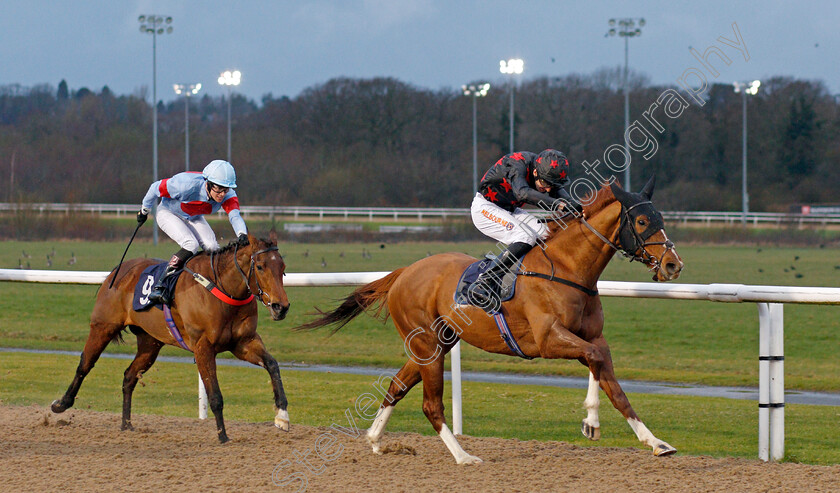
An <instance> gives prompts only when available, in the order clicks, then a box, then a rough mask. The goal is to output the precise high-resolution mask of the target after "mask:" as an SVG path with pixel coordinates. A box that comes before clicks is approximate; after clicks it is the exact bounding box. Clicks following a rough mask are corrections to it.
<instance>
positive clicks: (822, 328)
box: [0, 240, 840, 392]
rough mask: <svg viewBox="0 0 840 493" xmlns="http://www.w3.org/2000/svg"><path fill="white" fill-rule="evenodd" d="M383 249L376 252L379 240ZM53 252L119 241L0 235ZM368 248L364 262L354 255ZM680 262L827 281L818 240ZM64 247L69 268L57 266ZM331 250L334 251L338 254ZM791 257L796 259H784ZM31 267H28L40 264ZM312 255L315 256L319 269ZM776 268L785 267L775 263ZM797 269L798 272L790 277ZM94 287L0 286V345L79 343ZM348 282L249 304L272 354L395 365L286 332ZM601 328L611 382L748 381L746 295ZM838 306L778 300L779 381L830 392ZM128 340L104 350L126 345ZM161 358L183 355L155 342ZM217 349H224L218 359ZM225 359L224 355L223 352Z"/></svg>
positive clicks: (299, 256)
mask: <svg viewBox="0 0 840 493" xmlns="http://www.w3.org/2000/svg"><path fill="white" fill-rule="evenodd" d="M380 245H384V248H380ZM173 246H174V245H173V244H172V243H171V242H169V241H168V240H167V241H166V242H162V244H161V245H158V246H157V247H154V246H152V244H151V243H150V242H138V243H137V244H135V245H132V247H131V250H130V251H129V255H128V256H129V257H135V256H142V255H146V256H149V257H158V258H165V257H168V256H169V255H170V254H171V252H172V251H173V250H174V248H173ZM490 246H491V244H489V243H486V242H481V243H400V244H390V243H389V244H378V243H377V244H364V243H354V244H308V245H307V244H297V243H291V244H283V245H281V251H282V252H283V253H284V254H285V255H286V261H287V264H288V271H289V272H330V271H379V270H391V269H395V268H397V267H400V266H403V265H407V264H409V263H411V262H413V261H414V260H416V259H419V258H422V257H424V256H426V255H427V254H428V253H439V252H444V251H461V252H466V253H469V254H471V255H480V254H482V253H483V252H485V251H486V250H487V249H488V248H490ZM53 248H55V251H56V255H55V258H56V260H55V261H54V263H53V268H54V269H59V270H70V269H72V270H108V269H110V268H111V267H113V266H114V264H115V263H116V262H117V261H118V260H119V255H120V254H121V253H122V251H123V248H124V245H122V244H116V243H107V242H105V243H94V242H13V241H7V242H2V243H0V266H3V267H15V266H16V265H17V263H18V260H19V259H21V252H22V250H26V252H27V253H28V254H30V255H31V257H32V258H31V259H26V260H23V259H21V260H23V261H24V262H25V261H29V262H30V263H31V264H32V267H33V268H46V254H47V253H50V252H51V251H52V249H53ZM363 250H365V251H369V252H372V259H366V258H363V257H362V251H363ZM679 251H680V253H681V255H682V256H683V259H684V261H685V264H686V267H685V269H684V274H683V275H682V276H681V277H680V279H679V282H685V283H711V282H724V283H725V282H733V283H745V284H778V285H812V286H831V285H836V284H837V282H836V279H837V274H838V273H840V272H839V271H838V267H840V260H838V255H837V253H838V252H837V250H834V249H819V248H810V249H809V248H772V249H771V248H766V247H765V248H762V249H759V248H755V247H735V246H726V247H710V246H686V247H680V248H679ZM71 252H73V253H74V254H75V256H76V258H77V262H76V264H74V265H72V266H68V265H67V259H69V258H70V253H71ZM342 253H343V256H342V255H341V254H342ZM796 257H799V258H798V259H796ZM42 259H43V265H39V263H40V262H42ZM322 259H323V260H324V261H325V262H326V263H327V266H326V267H323V266H322V265H321V263H322ZM785 270H787V271H785ZM797 274H799V275H800V276H801V277H797ZM603 278H604V279H610V280H621V281H644V280H647V279H649V274H648V273H647V271H646V270H645V269H644V268H643V267H642V266H641V265H639V264H637V263H632V264H631V263H627V262H626V261H623V260H618V259H616V260H615V261H613V262H612V263H611V264H610V266H609V267H608V268H607V271H606V272H605V274H604V276H603ZM97 288H98V287H97V286H83V285H81V286H80V285H51V284H33V283H0V346H9V347H24V348H41V349H65V350H72V351H81V348H82V346H83V345H84V341H85V340H86V338H87V332H88V319H89V316H90V310H91V308H92V306H93V301H94V296H95V293H96V290H97ZM351 289H352V288H349V287H338V288H289V290H288V293H289V296H290V299H291V301H292V309H291V311H290V314H289V317H288V318H287V319H286V320H285V321H283V322H279V323H278V322H272V321H271V320H270V318H269V316H268V314H267V311H266V310H263V309H261V310H260V334H261V335H262V337H263V339H264V340H265V341H266V344H267V346H268V348H269V350H270V351H271V353H272V354H273V355H274V356H275V357H276V358H277V359H278V360H280V361H286V362H303V363H330V364H341V365H366V366H378V367H391V368H395V367H399V366H401V365H402V364H403V363H404V362H405V360H406V357H405V353H404V349H403V344H402V340H401V339H400V338H399V337H398V336H397V334H396V331H395V330H394V328H393V326H392V325H391V324H390V322H389V323H388V324H386V325H383V324H382V323H380V322H379V321H377V320H374V319H373V318H371V317H368V316H361V317H359V318H357V319H356V320H355V321H354V322H353V323H352V324H350V325H349V326H348V327H346V328H345V329H343V330H342V331H341V332H339V333H338V334H336V335H335V336H333V337H326V334H327V333H326V332H314V333H293V332H291V331H289V330H287V329H288V328H289V327H292V326H295V325H298V324H300V323H303V322H305V321H309V320H311V318H312V315H311V313H312V312H313V307H314V306H318V307H322V308H324V307H331V306H334V304H335V300H338V299H342V298H344V297H345V296H346V295H347V294H349V292H350V291H351ZM604 310H605V317H606V326H605V335H606V337H607V340H608V341H609V342H610V344H611V348H612V355H613V359H614V361H615V366H616V370H617V374H618V377H619V378H620V379H642V380H663V381H673V382H687V383H702V384H708V385H746V386H755V385H756V384H757V380H758V364H757V356H758V317H757V309H756V307H755V304H753V303H745V304H728V303H713V302H705V301H677V300H652V299H648V300H645V299H629V298H604ZM837 315H838V307H834V306H808V305H787V306H786V307H785V355H786V360H785V384H786V387H787V388H789V389H802V390H822V391H835V392H837V391H840V359H838V358H837V357H836V353H837V350H838V349H840V333H838V330H837V329H838V325H840V324H838V322H837ZM132 339H133V338H132V337H131V336H128V337H127V341H128V342H129V344H127V345H123V346H115V345H111V346H110V347H109V348H108V351H113V352H125V353H132V352H133V351H134V348H133V340H132ZM163 354H170V355H184V354H185V353H184V352H183V351H182V350H180V349H175V348H166V349H164V351H163ZM223 356H224V355H223ZM227 356H229V355H227ZM463 367H464V369H465V370H475V371H512V372H522V373H541V374H562V375H577V376H585V375H586V369H585V368H584V367H583V366H581V365H580V364H578V363H577V362H571V361H548V360H539V359H538V360H533V361H523V360H520V359H517V358H511V357H507V356H500V355H494V354H490V353H486V352H483V351H480V350H478V349H475V348H472V347H469V346H467V347H465V348H464V349H463Z"/></svg>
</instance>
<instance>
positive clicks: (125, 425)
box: [120, 422, 134, 431]
mask: <svg viewBox="0 0 840 493" xmlns="http://www.w3.org/2000/svg"><path fill="white" fill-rule="evenodd" d="M120 431H134V427H133V426H131V423H128V422H125V423H123V424H122V426H120Z"/></svg>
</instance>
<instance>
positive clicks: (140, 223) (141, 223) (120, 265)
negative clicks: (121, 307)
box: [108, 220, 146, 289]
mask: <svg viewBox="0 0 840 493" xmlns="http://www.w3.org/2000/svg"><path fill="white" fill-rule="evenodd" d="M144 222H146V221H145V220H144V221H142V222H141V221H137V227H136V228H134V234H132V235H131V239H130V240H128V245H126V246H125V251H124V252H123V254H122V258H121V259H120V263H119V264H117V270H116V271H114V277H112V278H111V284H109V285H108V289H111V288H112V287H113V286H114V279H116V278H117V274H119V273H120V267H122V263H123V260H125V254H127V253H128V247H130V246H131V242H132V241H134V237H135V236H137V230H139V229H140V226H142V225H143V223H144Z"/></svg>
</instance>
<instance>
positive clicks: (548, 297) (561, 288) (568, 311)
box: [296, 177, 683, 464]
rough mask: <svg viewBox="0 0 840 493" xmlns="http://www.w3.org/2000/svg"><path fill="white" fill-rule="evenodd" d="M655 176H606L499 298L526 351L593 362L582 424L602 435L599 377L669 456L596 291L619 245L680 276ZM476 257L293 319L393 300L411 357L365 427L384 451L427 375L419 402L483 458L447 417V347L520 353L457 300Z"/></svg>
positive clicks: (647, 440)
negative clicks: (606, 329)
mask: <svg viewBox="0 0 840 493" xmlns="http://www.w3.org/2000/svg"><path fill="white" fill-rule="evenodd" d="M654 183H655V181H654V179H653V177H651V179H650V180H649V181H648V183H647V184H646V185H645V187H644V188H643V189H642V190H641V192H640V193H630V192H626V191H624V190H622V189H621V188H620V187H619V186H617V185H616V184H612V185H610V186H606V185H604V186H603V187H602V188H601V189H600V190H597V191H595V193H594V194H593V195H594V196H592V195H590V196H589V197H587V200H584V202H585V203H588V205H586V206H585V207H584V211H583V215H582V216H579V217H577V218H574V219H570V220H569V223H568V224H566V223H565V222H563V221H562V219H557V218H555V219H554V220H553V221H550V222H549V234H548V237H547V238H546V239H545V240H544V243H543V244H541V245H538V246H537V248H533V249H532V250H531V251H530V252H528V254H527V255H526V256H525V257H524V260H523V263H522V267H521V269H522V271H523V272H525V274H526V275H522V276H521V277H519V278H518V280H517V285H516V295H515V296H514V297H513V298H512V299H511V300H510V301H506V302H505V303H503V304H502V311H503V313H504V315H505V317H506V318H507V321H508V324H509V327H510V333H511V334H512V336H513V339H514V341H515V342H516V341H518V348H516V349H518V350H519V352H520V353H521V356H523V357H526V358H528V359H531V358H537V357H539V358H552V359H553V358H564V359H576V360H578V361H580V362H581V363H582V364H583V365H585V366H587V367H588V368H589V388H588V391H587V394H586V399H585V401H584V407H585V408H586V409H587V416H586V418H585V419H584V420H583V423H582V426H581V431H582V432H583V434H584V435H585V436H586V437H588V438H589V439H591V440H598V439H600V436H601V431H600V423H599V419H598V408H599V404H600V402H599V395H598V394H599V390H598V388H599V386H600V388H601V389H603V390H604V392H605V393H606V395H607V397H608V398H609V399H610V401H611V402H612V404H613V406H615V408H616V409H617V410H618V411H619V412H620V413H621V414H622V415H623V416H624V418H625V419H626V420H627V422H628V423H629V425H630V427H631V428H632V429H633V431H634V432H635V434H636V436H637V437H638V439H639V440H640V441H641V442H642V443H644V444H646V445H647V446H649V447H651V448H652V449H653V453H654V455H657V456H663V455H670V454H673V453H675V452H676V449H675V448H674V447H672V446H671V445H669V444H668V443H666V442H664V441H662V440H660V439H658V438H656V437H655V436H654V435H653V434H652V433H651V432H650V431H649V430H648V428H647V427H646V426H645V425H644V424H643V423H642V421H641V420H640V419H639V417H638V416H637V415H636V413H635V411H633V408H632V407H631V406H630V402H629V401H628V399H627V396H626V395H625V394H624V392H623V391H622V389H621V386H620V385H619V383H618V381H617V380H616V376H615V373H614V370H613V363H612V359H611V357H610V350H609V346H608V345H607V341H606V339H605V338H604V335H603V333H602V330H603V326H604V313H603V310H602V307H601V299H600V297H599V296H598V294H597V291H596V283H597V281H598V278H599V277H600V276H601V273H602V272H603V271H604V269H605V268H606V266H607V264H608V263H609V261H610V259H612V257H613V255H614V254H615V253H616V252H617V251H620V252H621V253H623V254H625V255H627V256H629V257H631V260H638V261H640V262H642V263H644V264H645V265H646V266H648V267H649V268H650V269H651V270H652V271H653V272H654V275H653V278H654V280H656V281H669V280H673V279H676V278H677V277H678V276H679V273H680V270H681V269H682V267H683V263H682V260H681V259H680V257H679V255H678V254H677V252H676V249H675V248H674V244H673V243H672V242H671V241H670V240H669V239H668V238H667V236H666V234H665V230H664V223H663V220H662V215H661V214H660V213H659V212H658V211H657V210H656V209H655V208H654V207H653V205H652V204H651V201H650V199H651V196H652V195H653V188H654ZM475 260H476V259H474V258H473V257H470V256H467V255H464V254H460V253H443V254H438V255H434V256H430V257H426V258H424V259H422V260H419V261H417V262H415V263H414V264H412V265H410V266H408V267H403V268H400V269H397V270H395V271H393V272H391V273H390V274H389V275H387V276H385V277H383V278H382V279H379V280H377V281H374V282H371V283H369V284H367V285H365V286H362V287H360V288H358V289H356V290H355V291H354V292H353V294H351V295H350V296H348V297H347V298H346V299H345V300H344V301H343V303H342V304H341V305H340V306H338V307H337V308H335V309H333V310H332V311H329V312H326V313H325V312H321V316H320V318H318V319H316V320H314V321H312V322H309V323H307V324H304V325H301V326H299V327H296V329H299V330H311V329H316V328H319V327H323V326H328V325H334V327H335V328H334V329H333V332H335V331H338V330H339V329H341V328H342V327H343V326H344V325H346V324H347V323H348V322H349V321H350V320H352V319H353V318H354V317H356V316H357V315H359V314H360V313H362V312H363V311H365V310H367V309H368V308H370V307H371V306H373V305H375V304H380V306H379V310H380V311H381V310H382V309H383V308H384V307H385V303H383V302H387V308H388V311H387V312H386V314H385V317H384V318H386V319H387V317H388V315H389V314H390V316H391V317H392V318H393V320H394V325H395V326H396V328H397V331H398V332H399V334H400V336H402V338H403V340H404V341H405V348H406V352H407V353H408V355H409V361H408V362H407V363H406V364H405V365H404V366H403V367H402V368H401V369H400V370H399V372H397V374H396V376H395V377H394V378H393V380H392V381H391V384H390V386H389V388H388V392H387V394H386V396H385V398H384V400H383V402H382V404H381V406H380V408H379V410H378V412H377V414H376V417H375V418H374V420H373V423H372V424H371V427H370V428H369V429H368V431H367V440H368V442H369V443H370V444H371V446H372V447H373V451H374V453H378V454H379V453H382V448H381V439H382V435H383V433H384V431H385V426H386V425H387V423H388V419H389V418H390V416H391V413H392V412H393V409H394V406H395V405H396V403H397V402H399V401H400V400H401V399H402V398H403V397H405V395H406V393H407V392H408V391H409V390H410V389H411V388H412V387H413V386H414V385H416V384H417V383H418V382H420V381H421V380H422V381H423V412H424V414H425V415H426V417H427V418H428V419H429V421H430V422H431V423H432V426H433V427H434V429H435V431H436V432H437V433H438V435H439V436H440V437H441V439H443V442H444V443H445V444H446V446H447V448H448V449H449V451H450V452H451V453H452V455H453V456H454V458H455V461H456V462H457V463H458V464H465V463H467V464H469V463H479V462H481V459H479V458H478V457H475V456H472V455H470V454H468V453H467V452H465V451H464V449H463V448H461V446H460V444H459V443H458V441H457V439H456V438H455V436H454V435H453V434H452V432H451V431H450V430H449V428H448V427H447V425H446V421H445V417H444V412H443V411H444V406H443V371H444V356H445V354H446V353H447V352H448V351H449V350H450V349H451V348H452V346H454V345H455V343H456V342H458V340H459V339H460V340H463V341H465V342H467V343H469V344H471V345H473V346H475V347H478V348H480V349H483V350H485V351H488V352H491V353H499V354H506V355H509V356H515V355H517V353H516V352H515V351H514V349H513V347H511V346H510V345H508V344H507V343H506V342H505V341H504V340H503V339H502V337H500V331H499V330H498V329H497V326H496V323H495V322H494V319H493V317H490V316H488V315H487V314H486V313H485V312H484V311H483V310H481V309H480V308H477V307H474V306H471V305H460V304H457V303H455V302H454V297H453V294H454V291H455V288H456V284H457V283H458V280H459V278H460V276H461V274H462V273H463V272H464V270H465V269H466V268H467V266H468V265H470V264H471V263H473V262H475ZM551 281H557V282H551ZM378 314H379V313H378V312H377V315H378ZM514 347H515V343H514Z"/></svg>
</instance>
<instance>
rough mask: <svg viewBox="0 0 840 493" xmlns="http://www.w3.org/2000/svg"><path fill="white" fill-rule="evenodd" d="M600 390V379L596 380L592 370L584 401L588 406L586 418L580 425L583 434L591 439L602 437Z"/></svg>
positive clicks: (585, 405) (584, 405) (586, 406)
mask: <svg viewBox="0 0 840 493" xmlns="http://www.w3.org/2000/svg"><path fill="white" fill-rule="evenodd" d="M584 364H586V363H584ZM599 391H600V388H599V386H598V381H597V380H595V376H594V375H593V374H592V372H591V371H590V372H589V388H588V389H587V391H586V400H585V401H583V407H585V408H586V419H584V420H583V423H582V424H581V427H580V431H581V433H583V436H585V437H586V438H588V439H590V440H600V439H601V422H600V420H599V419H598V408H599V407H600V405H601V400H600V398H599V395H598V392H599Z"/></svg>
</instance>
